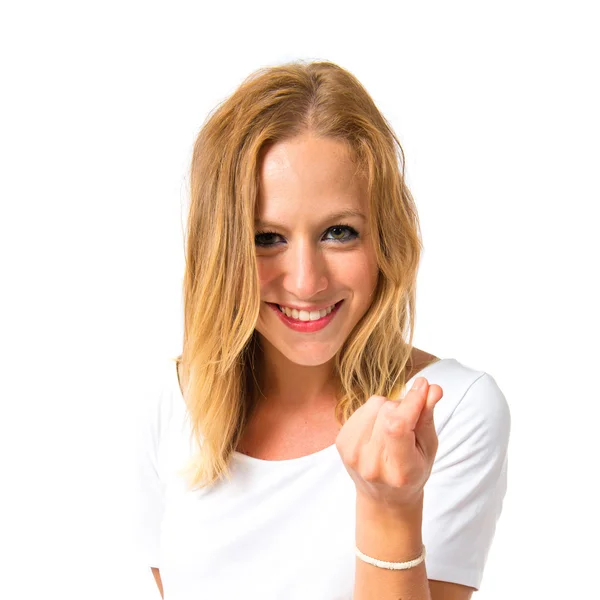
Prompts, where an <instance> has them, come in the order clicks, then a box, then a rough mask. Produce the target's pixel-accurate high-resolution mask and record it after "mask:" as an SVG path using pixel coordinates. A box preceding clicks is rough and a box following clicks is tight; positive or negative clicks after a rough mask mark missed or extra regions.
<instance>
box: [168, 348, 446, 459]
mask: <svg viewBox="0 0 600 600" xmlns="http://www.w3.org/2000/svg"><path fill="white" fill-rule="evenodd" d="M453 360H455V359H453V358H440V359H439V360H436V361H434V362H432V363H430V364H428V365H427V366H426V367H424V368H422V369H421V370H420V371H417V372H416V373H415V374H414V375H413V376H412V377H411V378H410V379H409V380H408V381H407V382H406V386H405V388H406V390H408V389H410V384H411V383H412V382H413V381H414V380H415V379H416V378H417V377H422V374H423V373H424V372H425V371H427V370H428V369H431V368H432V367H434V366H435V365H438V364H439V363H442V362H448V361H453ZM174 364H175V369H174V371H175V384H176V391H177V396H178V397H179V398H180V399H181V400H182V401H183V403H184V405H185V399H184V398H183V394H182V393H181V387H180V385H179V375H178V373H177V362H176V361H174ZM334 450H337V448H336V445H335V443H334V444H331V446H326V447H325V448H322V449H321V450H317V451H316V452H311V453H310V454H305V455H304V456H297V457H295V458H285V459H283V460H265V459H264V458H256V457H254V456H248V455H247V454H243V453H241V452H238V451H237V450H234V451H233V453H232V456H233V457H234V459H235V460H237V461H239V462H242V463H247V464H252V465H264V466H266V465H273V466H275V465H288V466H289V465H300V464H303V463H307V462H312V461H314V460H317V459H318V458H321V457H323V456H326V455H328V454H331V453H333V451H334Z"/></svg>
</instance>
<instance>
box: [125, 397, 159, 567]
mask: <svg viewBox="0 0 600 600" xmlns="http://www.w3.org/2000/svg"><path fill="white" fill-rule="evenodd" d="M161 398H162V393H161V389H160V388H156V389H148V390H147V391H146V393H145V394H143V395H141V396H140V401H139V405H138V408H137V411H136V422H135V423H134V430H135V435H134V445H133V473H132V499H133V506H132V519H131V522H132V534H133V543H134V547H135V549H136V552H137V558H138V559H139V561H140V563H142V564H144V565H146V566H149V567H159V551H160V529H161V522H162V516H163V512H164V485H163V482H162V481H161V478H160V474H159V460H158V456H159V454H158V453H159V443H160V431H161V422H160V421H161Z"/></svg>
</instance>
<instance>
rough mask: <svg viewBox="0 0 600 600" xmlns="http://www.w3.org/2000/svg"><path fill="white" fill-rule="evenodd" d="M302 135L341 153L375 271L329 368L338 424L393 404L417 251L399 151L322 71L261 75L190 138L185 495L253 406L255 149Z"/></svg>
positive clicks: (225, 458) (335, 71)
mask: <svg viewBox="0 0 600 600" xmlns="http://www.w3.org/2000/svg"><path fill="white" fill-rule="evenodd" d="M307 132H309V133H311V134H313V135H315V136H318V137H326V138H333V139H335V140H341V141H344V142H346V143H347V144H348V146H349V148H350V149H351V150H352V153H353V158H354V160H355V163H356V164H357V167H358V169H359V170H360V172H361V173H363V174H364V175H366V179H367V181H368V196H369V197H368V203H369V214H370V219H369V221H370V226H371V234H372V237H373V239H374V240H375V242H374V243H375V252H376V257H377V262H378V267H379V279H378V283H377V287H376V290H375V292H374V294H373V300H372V303H371V305H370V307H369V309H368V310H367V312H366V313H365V315H364V316H363V317H362V319H361V320H360V321H359V322H358V323H357V325H356V327H355V328H354V330H353V331H352V332H351V334H350V335H349V336H348V338H347V339H346V340H345V342H344V344H343V346H342V347H341V348H340V350H339V351H338V353H337V355H336V357H335V374H336V376H337V378H338V381H337V383H338V386H339V395H338V398H337V404H336V411H335V416H336V419H337V420H338V421H339V423H340V425H343V423H345V422H346V420H347V419H348V418H349V417H350V416H351V415H352V413H353V412H354V411H355V410H356V409H357V408H359V407H360V406H361V405H362V404H363V403H365V402H366V400H367V399H368V398H369V397H370V396H371V395H373V394H381V395H384V396H387V397H390V398H396V399H397V398H398V397H400V396H401V395H402V394H403V393H404V389H405V385H406V381H407V372H408V368H409V367H408V366H409V365H410V357H411V351H412V339H413V328H414V321H415V286H416V278H417V271H418V266H419V261H420V256H421V250H422V242H421V231H420V224H419V220H418V215H417V211H416V207H415V204H414V201H413V198H412V196H411V194H410V192H409V190H408V188H407V186H406V184H405V181H404V152H403V150H402V147H401V145H400V142H399V141H398V139H397V136H396V134H395V133H394V131H393V129H392V127H391V126H390V124H389V123H388V122H387V120H386V119H385V118H384V117H383V116H382V114H381V113H380V112H379V110H378V109H377V107H376V106H375V103H374V102H373V100H372V98H371V97H370V95H369V94H368V93H367V91H366V90H365V89H364V87H363V86H362V85H361V84H360V82H359V81H358V80H357V79H356V77H355V76H354V75H352V74H351V73H349V72H348V71H347V70H345V69H343V68H341V67H340V66H338V65H336V64H333V63H331V62H323V61H319V62H304V61H295V62H292V63H287V64H283V65H279V66H272V67H268V68H262V69H259V70H258V71H256V72H254V73H252V74H251V75H250V76H249V77H247V78H246V79H245V80H244V81H243V82H242V84H241V85H240V86H239V87H238V88H237V89H236V91H235V92H234V93H233V94H232V95H231V96H230V97H229V98H227V99H226V100H225V101H224V102H222V103H221V104H220V105H218V106H217V107H216V108H215V109H214V110H213V111H212V113H211V114H210V115H209V116H208V118H207V120H206V121H205V123H204V125H203V127H202V129H201V131H200V133H199V134H198V137H197V139H196V142H195V145H194V151H193V157H192V164H191V175H190V207H189V214H188V221H187V229H186V240H185V255H186V264H185V273H184V280H183V302H184V335H183V350H182V353H181V355H180V356H178V357H177V358H176V359H175V361H176V363H177V365H178V372H179V373H180V383H181V386H182V394H183V397H184V399H185V403H186V407H187V418H188V419H189V423H190V426H191V429H190V435H191V437H190V441H192V438H193V441H194V442H195V444H196V451H195V452H194V453H193V454H192V457H191V459H190V461H189V462H188V464H187V467H186V468H185V469H184V470H183V472H184V474H186V475H187V477H188V485H189V486H190V487H191V488H193V489H199V488H202V487H205V486H208V485H210V484H212V483H214V482H215V481H217V480H218V479H220V478H221V477H222V476H225V477H226V478H227V479H229V478H230V471H229V464H230V458H231V455H232V453H233V452H234V451H235V450H236V448H237V447H238V444H239V442H240V440H241V436H242V434H243V432H244V428H245V426H246V424H247V422H248V418H249V416H250V414H251V412H252V408H253V406H254V404H255V402H256V401H257V398H258V389H257V388H258V385H257V382H256V378H255V368H256V360H257V359H259V358H260V347H259V345H258V340H257V333H256V331H255V325H256V323H257V319H258V314H259V310H260V302H261V299H260V286H259V279H258V270H257V263H256V254H255V245H254V236H255V229H254V217H255V209H256V205H257V196H258V189H259V172H260V160H261V156H262V151H263V149H265V148H267V147H268V146H270V145H272V144H274V143H277V142H279V141H282V140H287V139H290V138H293V137H295V136H297V135H299V134H303V133H307Z"/></svg>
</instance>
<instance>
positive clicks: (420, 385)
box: [412, 377, 425, 390]
mask: <svg viewBox="0 0 600 600" xmlns="http://www.w3.org/2000/svg"><path fill="white" fill-rule="evenodd" d="M424 385H425V377H417V378H416V379H415V382H414V383H413V387H412V389H413V390H420V389H422V388H423V386H424Z"/></svg>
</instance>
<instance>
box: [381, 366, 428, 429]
mask: <svg viewBox="0 0 600 600" xmlns="http://www.w3.org/2000/svg"><path fill="white" fill-rule="evenodd" d="M428 388H429V383H428V381H427V379H425V377H417V379H415V381H414V383H413V386H412V388H411V389H410V390H409V391H408V392H407V393H406V395H405V396H404V398H402V399H401V400H400V401H399V402H397V403H396V404H395V405H394V404H391V403H390V404H389V406H388V407H387V410H389V411H390V415H391V416H392V417H397V418H398V419H400V418H401V419H402V420H403V421H404V422H405V423H406V425H407V427H408V429H409V430H410V431H414V429H415V427H416V426H417V422H418V420H419V417H420V416H421V413H422V411H423V409H424V407H425V401H426V399H427V390H428Z"/></svg>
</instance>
